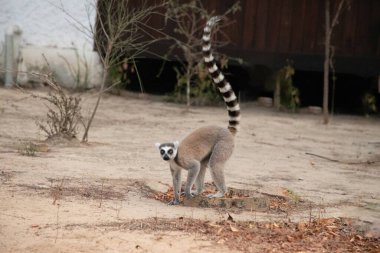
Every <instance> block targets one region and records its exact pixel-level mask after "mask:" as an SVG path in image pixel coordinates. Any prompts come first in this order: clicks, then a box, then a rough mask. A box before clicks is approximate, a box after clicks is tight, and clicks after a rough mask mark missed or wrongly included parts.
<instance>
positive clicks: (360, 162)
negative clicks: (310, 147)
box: [305, 152, 380, 165]
mask: <svg viewBox="0 0 380 253" xmlns="http://www.w3.org/2000/svg"><path fill="white" fill-rule="evenodd" d="M305 154H306V155H311V156H315V157H318V158H321V159H325V160H328V161H330V162H335V163H344V164H350V165H353V164H373V163H379V162H380V160H379V161H370V160H367V161H359V162H346V161H341V160H337V159H332V158H329V157H326V156H322V155H317V154H313V153H309V152H306V153H305Z"/></svg>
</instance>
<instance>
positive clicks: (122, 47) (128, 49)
mask: <svg viewBox="0 0 380 253" xmlns="http://www.w3.org/2000/svg"><path fill="white" fill-rule="evenodd" d="M163 5H164V3H158V4H151V3H149V4H148V3H147V2H146V1H142V2H141V3H139V5H138V6H132V4H131V3H129V0H98V1H95V2H93V3H92V4H90V6H87V12H88V17H90V16H91V15H90V11H91V10H95V14H96V25H95V27H94V26H93V25H91V20H89V23H90V25H89V26H86V25H85V24H83V23H81V22H80V21H78V20H77V19H76V18H75V17H74V16H72V15H71V14H70V13H69V12H68V11H66V10H65V8H64V6H63V4H62V3H61V5H60V6H57V7H58V8H59V9H60V10H61V11H63V12H64V13H65V14H66V15H67V16H68V17H69V20H70V22H71V23H72V24H74V25H75V26H76V27H77V28H78V29H79V30H80V31H81V32H82V33H83V34H84V35H86V36H87V37H88V38H91V39H92V40H93V41H94V48H95V50H96V51H97V52H98V53H99V56H100V60H101V63H102V66H103V73H102V80H101V85H100V88H99V92H98V97H97V100H96V103H95V105H94V108H93V110H92V113H91V115H90V117H89V119H88V121H87V122H86V124H85V130H84V134H83V137H82V142H87V141H88V133H89V130H90V127H91V124H92V122H93V120H94V117H95V115H96V112H97V109H98V107H99V104H100V101H101V98H102V96H103V94H104V92H105V91H106V90H108V89H109V88H110V87H112V86H114V85H116V83H113V84H108V79H107V78H108V73H109V71H110V69H111V68H112V67H114V66H118V65H120V64H121V63H123V62H124V63H125V62H133V61H134V59H135V58H136V57H137V56H139V55H141V54H142V53H143V52H145V51H146V50H147V48H148V46H149V45H150V44H152V43H154V42H155V38H153V37H152V36H151V32H152V31H151V30H150V29H152V28H149V27H147V26H146V25H145V23H146V22H147V21H148V20H149V18H150V17H151V16H152V15H154V14H159V12H158V9H159V8H160V7H162V6H163Z"/></svg>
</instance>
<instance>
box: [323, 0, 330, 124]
mask: <svg viewBox="0 0 380 253" xmlns="http://www.w3.org/2000/svg"><path fill="white" fill-rule="evenodd" d="M325 5H326V6H325V61H324V64H323V123H324V124H328V123H329V62H330V43H331V29H332V28H331V27H330V0H326V1H325Z"/></svg>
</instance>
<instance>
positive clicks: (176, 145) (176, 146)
mask: <svg viewBox="0 0 380 253" xmlns="http://www.w3.org/2000/svg"><path fill="white" fill-rule="evenodd" d="M173 144H174V147H175V148H176V149H177V148H178V146H179V141H175V142H173Z"/></svg>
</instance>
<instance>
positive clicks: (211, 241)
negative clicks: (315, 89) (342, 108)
mask: <svg viewBox="0 0 380 253" xmlns="http://www.w3.org/2000/svg"><path fill="white" fill-rule="evenodd" d="M30 92H33V93H37V94H38V95H40V96H45V95H46V94H47V91H46V90H30ZM79 95H80V96H81V97H82V98H83V100H82V101H83V102H84V104H83V106H82V108H83V111H82V112H83V116H84V117H86V116H88V115H85V114H86V113H88V112H90V111H91V109H92V108H93V105H94V104H95V102H96V94H95V92H86V93H81V94H79ZM241 108H242V114H243V116H244V120H243V121H242V124H241V130H240V131H239V133H238V134H237V135H236V140H235V142H236V145H235V151H234V154H233V156H232V157H231V159H230V160H229V162H228V164H227V166H226V168H225V175H226V182H227V186H228V187H230V189H233V191H232V193H231V194H230V195H229V196H226V198H225V200H224V203H227V202H228V203H229V205H230V206H224V207H223V208H222V207H220V205H216V206H212V205H209V206H210V207H208V208H200V207H199V202H195V205H186V204H181V205H179V206H168V205H167V204H166V203H167V202H169V201H170V200H171V198H172V192H171V190H170V189H169V188H170V186H171V184H172V178H171V174H170V170H169V166H168V164H167V163H166V162H164V161H162V159H161V158H160V155H159V154H158V152H157V150H156V149H155V147H154V143H156V142H161V141H174V140H181V139H182V138H184V137H185V136H186V135H187V134H189V133H190V132H191V131H193V130H194V129H196V128H199V127H202V126H205V125H218V126H224V125H225V126H227V120H228V118H227V114H226V111H225V108H224V107H192V108H191V109H190V110H187V109H186V107H185V106H183V105H178V104H170V103H164V102H162V100H160V99H159V98H156V97H154V98H152V97H150V96H145V97H144V98H136V96H135V95H132V96H131V95H128V94H126V95H123V96H112V95H108V94H105V95H104V97H103V99H102V102H101V105H100V107H99V110H98V113H97V115H96V116H95V119H94V121H93V125H92V128H91V129H90V133H89V143H87V144H81V143H78V141H77V140H74V141H73V142H71V141H66V140H59V139H58V140H54V141H46V140H45V139H46V136H45V135H44V133H42V132H41V131H40V129H39V128H38V127H37V126H36V124H35V122H36V121H41V120H43V119H44V117H46V110H47V108H46V107H45V106H44V105H43V104H42V103H41V101H38V100H35V99H33V98H32V97H31V96H29V95H25V93H21V92H19V91H18V90H12V89H1V88H0V114H1V119H0V203H1V204H0V252H31V253H38V252H48V253H49V252H65V253H76V252H91V253H97V252H99V253H100V252H165V253H166V252H211V253H222V252H239V251H243V252H247V251H248V252H269V251H271V250H272V249H273V250H274V251H277V252H288V251H290V252H292V251H294V252H331V251H332V252H350V251H351V252H360V251H362V252H366V251H368V252H371V251H374V252H376V250H377V251H379V249H378V248H376V245H379V241H378V238H379V237H380V213H379V206H380V197H379V196H380V188H379V181H380V170H379V161H380V160H379V158H380V156H379V155H380V154H379V152H377V148H378V146H379V145H378V144H379V143H380V132H379V120H380V119H379V118H364V117H357V116H344V115H334V117H332V120H331V123H330V124H329V125H323V124H322V123H321V122H322V119H321V117H320V115H317V116H316V115H308V114H304V113H301V114H288V113H279V112H275V111H274V110H272V109H268V108H262V107H259V106H257V105H256V104H252V103H243V104H242V105H241ZM82 133H83V130H81V129H79V132H78V137H80V136H81V134H82ZM20 144H21V150H24V151H25V152H20ZM29 144H33V145H29ZM37 144H41V146H39V145H37ZM22 153H25V155H22ZM33 154H35V155H33ZM310 154H313V155H310ZM185 177H186V172H184V173H183V178H182V180H183V181H185ZM211 181H212V178H211V176H210V173H209V172H207V173H206V182H211ZM209 186H210V189H206V190H207V191H210V193H211V192H214V190H215V189H213V188H212V185H209ZM153 189H154V190H153ZM237 189H240V190H237ZM207 191H206V192H205V194H207ZM201 197H202V198H201V200H208V199H205V196H204V195H203V196H201ZM254 197H260V198H262V199H264V201H262V202H261V203H262V204H263V207H265V208H263V209H262V211H258V210H251V207H250V206H252V205H249V204H248V205H244V201H250V199H253V198H254ZM241 200H243V201H241ZM193 204H194V203H193ZM208 204H210V202H209V203H208ZM330 217H348V218H351V219H352V221H358V224H360V230H359V229H357V228H356V225H355V224H356V222H351V219H345V218H342V219H335V218H334V219H330ZM359 222H360V223H359ZM362 230H363V232H361V231H362Z"/></svg>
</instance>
